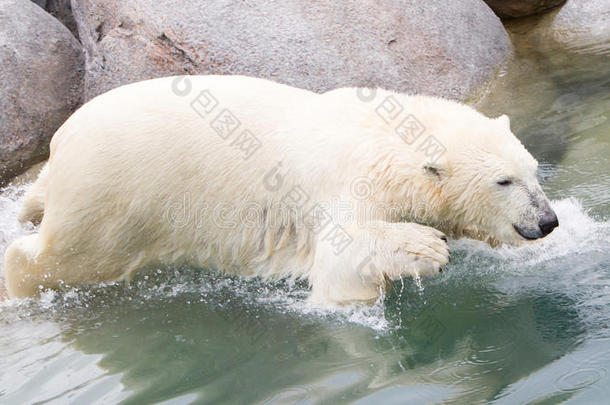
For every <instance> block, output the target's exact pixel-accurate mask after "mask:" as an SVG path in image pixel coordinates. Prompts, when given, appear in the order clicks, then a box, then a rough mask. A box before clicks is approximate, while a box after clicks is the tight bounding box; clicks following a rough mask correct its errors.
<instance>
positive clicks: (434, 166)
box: [423, 162, 446, 180]
mask: <svg viewBox="0 0 610 405" xmlns="http://www.w3.org/2000/svg"><path fill="white" fill-rule="evenodd" d="M423 169H424V173H425V174H426V175H427V176H431V177H435V178H436V179H438V180H440V179H443V178H444V177H445V175H446V171H445V169H444V168H443V166H442V165H441V164H440V163H438V162H427V163H424V166H423Z"/></svg>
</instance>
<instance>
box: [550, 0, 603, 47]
mask: <svg viewBox="0 0 610 405" xmlns="http://www.w3.org/2000/svg"><path fill="white" fill-rule="evenodd" d="M542 25H546V32H547V33H548V34H549V35H552V36H553V39H554V40H555V41H557V42H559V43H560V44H562V45H563V46H565V47H566V48H568V49H571V50H574V51H578V52H586V53H589V52H591V53H605V54H608V50H609V49H610V1H608V0H569V1H568V2H567V3H566V4H565V5H564V6H563V7H561V9H560V10H559V11H558V12H557V13H556V14H553V15H551V16H549V17H548V18H546V19H545V21H544V22H543V24H542Z"/></svg>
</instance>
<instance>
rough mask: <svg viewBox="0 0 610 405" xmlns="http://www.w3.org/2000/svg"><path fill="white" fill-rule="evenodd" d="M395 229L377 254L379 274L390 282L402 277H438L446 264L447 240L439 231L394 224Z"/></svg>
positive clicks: (418, 226)
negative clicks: (381, 272) (380, 272)
mask: <svg viewBox="0 0 610 405" xmlns="http://www.w3.org/2000/svg"><path fill="white" fill-rule="evenodd" d="M395 225H397V228H396V229H394V230H393V231H392V232H388V233H386V238H384V239H385V241H384V245H383V246H380V245H378V246H379V247H380V249H379V250H380V251H382V252H383V255H384V256H385V257H382V258H380V261H381V262H382V266H383V267H382V271H383V272H384V274H385V275H386V276H387V277H388V278H390V279H392V280H395V279H399V278H402V277H405V276H409V275H410V276H427V275H432V274H437V273H439V272H441V271H442V269H443V267H444V266H445V265H446V264H447V263H448V262H449V245H448V244H447V237H446V236H445V235H444V234H443V233H442V232H440V231H438V230H436V229H434V228H431V227H429V226H424V225H419V224H412V223H408V224H395Z"/></svg>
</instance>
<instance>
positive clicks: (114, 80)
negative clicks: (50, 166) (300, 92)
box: [72, 0, 511, 100]
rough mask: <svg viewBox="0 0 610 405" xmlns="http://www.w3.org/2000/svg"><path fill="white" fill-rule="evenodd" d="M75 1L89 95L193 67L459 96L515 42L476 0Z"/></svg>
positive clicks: (312, 84)
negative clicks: (85, 56) (84, 55)
mask: <svg viewBox="0 0 610 405" xmlns="http://www.w3.org/2000/svg"><path fill="white" fill-rule="evenodd" d="M72 8H73V13H74V16H75V19H76V21H77V23H78V28H79V35H80V39H81V41H82V42H83V45H84V47H85V50H86V54H87V63H86V66H87V69H86V70H87V71H86V85H85V87H86V90H85V94H86V98H87V99H89V98H91V97H93V96H95V95H98V94H100V93H103V92H105V91H107V90H109V89H112V88H114V87H117V86H119V85H122V84H126V83H129V82H134V81H138V80H142V79H148V78H154V77H159V76H166V75H170V74H185V73H186V74H244V75H250V76H256V77H263V78H268V79H272V80H275V81H278V82H281V83H286V84H290V85H293V86H297V87H302V88H307V89H310V90H313V91H318V92H322V91H326V90H329V89H333V88H336V87H343V86H381V87H385V88H388V89H393V90H399V91H403V92H417V93H426V94H433V95H439V96H446V97H450V98H453V99H461V100H463V99H465V98H466V97H467V96H469V95H472V94H473V92H474V91H475V90H476V89H478V88H481V86H482V85H484V84H485V83H486V82H487V81H488V80H489V79H490V78H491V77H492V76H493V75H494V73H495V71H496V70H497V68H498V67H499V66H500V65H501V64H502V62H503V61H504V60H505V58H506V57H507V55H509V53H510V49H511V48H510V41H509V39H508V36H507V34H506V32H505V30H504V27H503V26H502V24H501V22H500V20H499V19H498V17H497V16H496V15H495V14H494V13H493V12H492V11H491V10H490V9H489V8H488V7H487V6H486V5H485V4H484V3H483V2H481V1H479V0H454V1H445V0H427V1H425V2H424V1H420V0H394V1H392V0H390V1H386V2H379V1H376V0H351V1H322V0H310V1H304V0H266V1H264V0H260V1H243V0H217V1H206V2H202V1H199V0H132V1H121V0H78V1H73V2H72Z"/></svg>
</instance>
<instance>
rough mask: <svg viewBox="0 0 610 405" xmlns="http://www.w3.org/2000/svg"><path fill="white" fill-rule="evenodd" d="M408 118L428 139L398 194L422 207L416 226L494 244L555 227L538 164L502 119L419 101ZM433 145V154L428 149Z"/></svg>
mask: <svg viewBox="0 0 610 405" xmlns="http://www.w3.org/2000/svg"><path fill="white" fill-rule="evenodd" d="M413 111H414V112H416V113H417V114H418V115H419V117H421V122H422V123H423V126H424V127H425V131H426V134H428V135H427V137H426V136H422V137H421V139H423V140H422V143H421V145H420V146H417V145H415V146H411V152H410V153H409V155H410V156H409V159H411V162H413V161H415V162H417V163H418V167H411V169H410V170H411V171H413V170H414V169H415V170H416V172H417V175H416V176H411V179H412V180H415V181H409V183H410V185H409V186H408V187H409V189H410V190H407V189H403V196H404V195H410V197H409V200H411V203H410V205H411V208H412V207H413V203H415V204H420V205H419V206H420V207H421V204H425V205H426V210H425V211H426V212H425V218H423V220H420V221H418V222H420V223H424V224H426V225H430V226H433V227H436V228H437V229H439V230H441V231H443V232H445V233H447V234H448V235H450V236H453V237H460V236H466V237H471V238H475V239H479V240H484V241H487V242H488V243H490V244H492V245H497V244H500V243H508V244H518V243H520V242H522V241H526V240H533V239H538V238H542V237H544V236H546V235H548V234H549V233H550V232H551V231H552V230H553V229H554V228H555V227H557V226H558V220H557V216H556V215H555V213H554V212H553V210H552V209H551V207H550V203H549V200H548V199H547V197H546V195H545V194H544V192H543V191H542V188H541V187H540V184H539V183H538V179H537V168H538V163H537V161H536V160H535V159H534V158H533V157H532V155H531V154H530V153H529V152H528V151H527V150H526V149H525V147H524V146H523V145H522V144H521V142H520V141H519V140H518V139H517V138H516V137H515V135H514V134H513V133H512V132H511V130H510V122H509V119H508V117H507V116H505V115H503V116H501V117H499V118H496V119H490V118H488V117H486V116H484V115H483V114H481V113H479V112H478V111H476V110H474V109H473V108H471V107H468V106H466V105H463V104H460V103H456V102H452V101H448V100H443V99H437V98H425V99H423V100H422V99H421V98H420V99H418V105H417V106H416V107H414V108H413ZM439 112H440V114H439ZM430 136H432V138H430ZM426 139H432V141H431V142H429V141H427V140H426ZM425 142H429V144H428V145H426V144H424V143H425ZM432 143H436V144H437V145H436V148H434V147H433V148H431V149H432V150H433V151H436V152H437V153H435V154H430V153H427V152H428V151H427V150H426V147H427V146H430V144H432ZM428 149H430V148H428ZM439 151H440V152H442V153H439ZM414 154H415V155H414ZM414 195H415V196H418V197H417V198H416V199H415V200H414V199H412V198H411V196H414ZM420 197H421V198H420ZM416 214H417V213H416ZM410 220H415V221H417V218H415V219H414V218H410Z"/></svg>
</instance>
